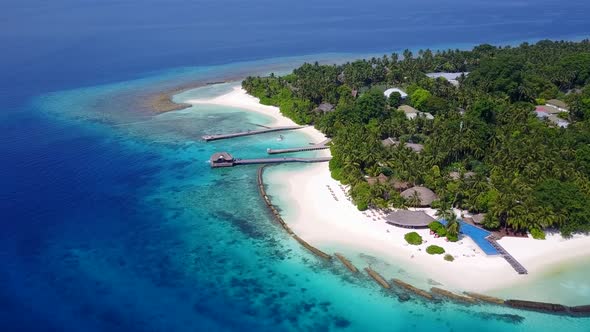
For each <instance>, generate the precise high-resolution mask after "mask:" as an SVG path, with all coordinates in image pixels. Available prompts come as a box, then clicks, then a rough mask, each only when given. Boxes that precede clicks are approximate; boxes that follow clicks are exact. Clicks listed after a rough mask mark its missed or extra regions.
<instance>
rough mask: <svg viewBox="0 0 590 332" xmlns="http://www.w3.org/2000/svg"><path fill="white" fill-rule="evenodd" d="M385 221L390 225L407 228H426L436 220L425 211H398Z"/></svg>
mask: <svg viewBox="0 0 590 332" xmlns="http://www.w3.org/2000/svg"><path fill="white" fill-rule="evenodd" d="M385 220H386V222H387V223H388V224H390V225H395V226H400V227H405V228H425V227H428V225H429V224H430V223H431V222H433V221H434V220H435V219H434V218H432V217H431V216H429V215H428V214H426V213H425V212H424V211H408V210H397V211H394V212H391V213H389V214H388V215H387V216H385Z"/></svg>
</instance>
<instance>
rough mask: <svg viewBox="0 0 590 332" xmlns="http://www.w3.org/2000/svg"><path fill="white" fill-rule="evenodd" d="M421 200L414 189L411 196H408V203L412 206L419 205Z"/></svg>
mask: <svg viewBox="0 0 590 332" xmlns="http://www.w3.org/2000/svg"><path fill="white" fill-rule="evenodd" d="M421 202H422V198H421V197H420V193H419V192H417V191H414V193H413V194H412V196H410V198H408V205H409V206H412V207H419V206H420V204H421Z"/></svg>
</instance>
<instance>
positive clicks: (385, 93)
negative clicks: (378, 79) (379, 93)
mask: <svg viewBox="0 0 590 332" xmlns="http://www.w3.org/2000/svg"><path fill="white" fill-rule="evenodd" d="M394 92H397V93H399V94H400V96H402V99H406V98H407V97H408V94H407V93H405V92H404V91H403V90H401V89H398V88H389V89H387V90H385V92H383V95H385V97H387V98H389V96H390V95H391V94H392V93H394Z"/></svg>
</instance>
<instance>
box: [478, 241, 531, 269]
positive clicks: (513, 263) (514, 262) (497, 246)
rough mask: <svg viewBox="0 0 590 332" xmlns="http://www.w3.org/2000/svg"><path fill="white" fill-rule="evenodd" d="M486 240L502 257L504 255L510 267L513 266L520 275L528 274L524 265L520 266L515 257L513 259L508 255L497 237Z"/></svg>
mask: <svg viewBox="0 0 590 332" xmlns="http://www.w3.org/2000/svg"><path fill="white" fill-rule="evenodd" d="M486 240H488V242H490V244H491V245H492V247H494V248H495V249H496V250H498V252H499V253H500V255H502V257H503V258H504V259H505V260H506V261H507V262H508V264H510V266H512V268H513V269H514V270H515V271H516V272H518V274H528V271H527V269H525V267H524V266H522V264H520V263H519V262H518V261H517V260H516V259H515V258H514V257H512V255H510V254H509V253H508V251H506V249H504V247H502V246H501V245H500V244H499V243H498V241H497V240H498V239H497V238H496V237H495V236H493V235H490V236H488V237H487V238H486Z"/></svg>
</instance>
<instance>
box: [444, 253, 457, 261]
mask: <svg viewBox="0 0 590 332" xmlns="http://www.w3.org/2000/svg"><path fill="white" fill-rule="evenodd" d="M444 258H445V261H448V262H452V261H454V260H455V257H453V255H451V254H446V255H445V257H444Z"/></svg>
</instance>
